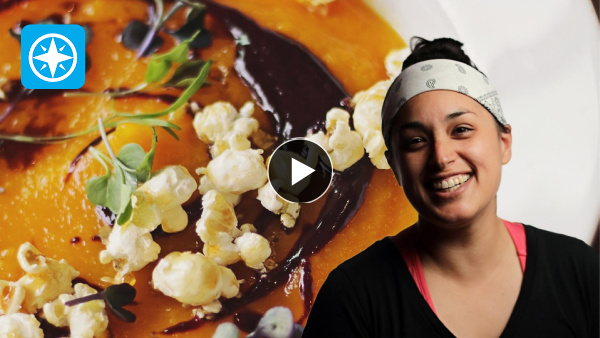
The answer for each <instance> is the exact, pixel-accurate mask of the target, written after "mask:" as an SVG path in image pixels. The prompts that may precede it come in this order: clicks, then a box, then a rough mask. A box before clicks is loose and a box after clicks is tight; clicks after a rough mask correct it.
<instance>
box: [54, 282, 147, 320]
mask: <svg viewBox="0 0 600 338" xmlns="http://www.w3.org/2000/svg"><path fill="white" fill-rule="evenodd" d="M135 295H136V290H135V288H134V287H133V286H131V285H129V284H127V283H122V284H115V285H111V286H109V287H107V288H106V289H104V290H103V291H100V292H98V293H95V294H92V295H88V296H84V297H81V298H76V299H73V300H70V301H68V302H65V305H67V306H75V305H79V304H83V303H86V302H89V301H93V300H104V302H105V303H106V305H108V308H109V309H110V311H111V312H112V313H113V314H114V315H115V316H116V317H117V318H119V319H120V320H122V321H125V322H128V323H133V322H135V314H134V313H133V312H131V311H129V310H126V309H124V308H123V306H125V305H128V304H131V303H132V302H133V300H134V299H135Z"/></svg>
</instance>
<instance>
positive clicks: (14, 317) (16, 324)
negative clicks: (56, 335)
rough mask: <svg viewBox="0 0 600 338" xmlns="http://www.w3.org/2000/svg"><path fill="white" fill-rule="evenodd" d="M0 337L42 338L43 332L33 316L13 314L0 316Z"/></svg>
mask: <svg viewBox="0 0 600 338" xmlns="http://www.w3.org/2000/svg"><path fill="white" fill-rule="evenodd" d="M0 337H6V338H13V337H14V338H19V337H27V338H43V337H44V332H43V331H42V329H40V322H38V321H37V319H36V318H35V316H34V315H30V314H25V313H13V314H10V315H6V316H0Z"/></svg>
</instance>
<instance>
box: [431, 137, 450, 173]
mask: <svg viewBox="0 0 600 338" xmlns="http://www.w3.org/2000/svg"><path fill="white" fill-rule="evenodd" d="M455 159H456V152H455V151H454V148H453V145H452V142H450V140H446V139H442V138H439V139H435V140H434V142H433V149H432V151H431V155H430V162H431V164H432V165H433V166H435V167H436V168H438V169H440V170H441V169H444V168H446V167H447V166H448V165H449V164H451V163H452V162H454V160H455Z"/></svg>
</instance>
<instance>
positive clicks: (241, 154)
mask: <svg viewBox="0 0 600 338" xmlns="http://www.w3.org/2000/svg"><path fill="white" fill-rule="evenodd" d="M261 154H262V150H257V149H245V150H233V149H227V150H225V151H224V152H223V153H222V154H221V155H219V156H218V157H216V158H214V159H213V160H212V161H210V162H209V163H208V166H207V167H206V171H205V172H204V174H205V175H206V176H207V179H208V180H210V182H211V184H212V185H213V186H214V187H215V188H216V190H219V191H220V192H224V193H232V194H236V195H240V194H243V193H245V192H247V191H250V190H254V189H258V188H260V187H262V186H263V184H265V182H266V181H267V168H266V167H265V163H264V160H263V158H262V156H261Z"/></svg>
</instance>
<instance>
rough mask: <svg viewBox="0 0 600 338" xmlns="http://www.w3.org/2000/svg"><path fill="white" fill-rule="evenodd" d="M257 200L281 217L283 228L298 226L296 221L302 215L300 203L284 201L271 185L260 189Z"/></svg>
mask: <svg viewBox="0 0 600 338" xmlns="http://www.w3.org/2000/svg"><path fill="white" fill-rule="evenodd" d="M256 198H257V199H258V200H259V201H260V204H262V206H263V207H264V208H265V209H267V210H269V211H271V212H273V213H274V214H276V215H281V224H283V226H285V227H286V228H288V229H290V228H293V227H294V225H296V219H297V218H298V216H299V215H300V203H290V202H288V201H286V200H284V199H282V198H281V197H279V196H278V195H277V194H276V193H275V191H274V190H273V188H272V187H271V186H270V184H269V183H267V184H265V185H264V186H262V187H261V188H260V189H258V196H257V197H256ZM242 227H243V226H242ZM242 231H243V229H242Z"/></svg>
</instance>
